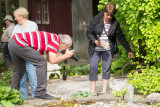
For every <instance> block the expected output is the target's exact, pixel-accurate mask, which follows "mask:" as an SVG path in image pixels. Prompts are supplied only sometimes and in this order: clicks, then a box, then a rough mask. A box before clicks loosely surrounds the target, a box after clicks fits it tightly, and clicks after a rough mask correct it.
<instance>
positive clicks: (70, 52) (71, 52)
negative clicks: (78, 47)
mask: <svg viewBox="0 0 160 107" xmlns="http://www.w3.org/2000/svg"><path fill="white" fill-rule="evenodd" d="M74 51H75V50H69V49H67V50H66V51H65V54H66V56H67V57H68V58H70V57H72V56H73V54H74Z"/></svg>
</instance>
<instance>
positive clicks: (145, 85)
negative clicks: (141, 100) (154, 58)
mask: <svg viewBox="0 0 160 107" xmlns="http://www.w3.org/2000/svg"><path fill="white" fill-rule="evenodd" d="M138 68H142V69H141V70H142V73H138V72H137V71H132V73H129V75H128V78H129V79H131V80H130V81H129V83H131V84H132V85H133V86H134V87H135V88H137V89H138V91H139V92H140V93H143V94H144V95H146V94H150V93H153V92H159V93H160V78H159V77H160V68H156V67H155V66H151V67H150V66H149V65H148V66H146V67H145V66H141V65H139V66H137V69H138Z"/></svg>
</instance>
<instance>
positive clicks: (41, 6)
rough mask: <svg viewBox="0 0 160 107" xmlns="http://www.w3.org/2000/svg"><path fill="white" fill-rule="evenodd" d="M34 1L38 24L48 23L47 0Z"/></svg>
mask: <svg viewBox="0 0 160 107" xmlns="http://www.w3.org/2000/svg"><path fill="white" fill-rule="evenodd" d="M39 1H40V2H37V3H36V22H37V23H38V24H49V10H48V0H39Z"/></svg>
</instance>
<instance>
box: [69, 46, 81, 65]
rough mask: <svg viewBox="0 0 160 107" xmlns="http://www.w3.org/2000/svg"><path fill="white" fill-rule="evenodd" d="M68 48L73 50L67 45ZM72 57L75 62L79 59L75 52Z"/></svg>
mask: <svg viewBox="0 0 160 107" xmlns="http://www.w3.org/2000/svg"><path fill="white" fill-rule="evenodd" d="M68 49H69V50H73V48H72V47H69V48H68ZM72 58H73V59H74V60H75V61H76V62H77V61H79V59H80V58H79V57H78V56H77V55H76V54H75V53H74V54H73V55H72Z"/></svg>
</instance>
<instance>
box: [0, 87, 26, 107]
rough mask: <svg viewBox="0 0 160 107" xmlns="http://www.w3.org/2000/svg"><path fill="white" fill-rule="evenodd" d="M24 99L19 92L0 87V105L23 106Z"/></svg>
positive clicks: (8, 106) (7, 106) (9, 106)
mask: <svg viewBox="0 0 160 107" xmlns="http://www.w3.org/2000/svg"><path fill="white" fill-rule="evenodd" d="M23 103H24V99H23V97H22V94H21V92H20V91H17V90H15V89H11V88H10V86H1V87H0V104H3V105H4V106H6V107H14V106H15V104H23Z"/></svg>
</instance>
